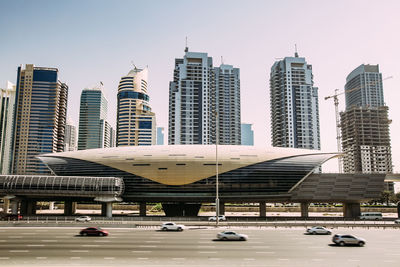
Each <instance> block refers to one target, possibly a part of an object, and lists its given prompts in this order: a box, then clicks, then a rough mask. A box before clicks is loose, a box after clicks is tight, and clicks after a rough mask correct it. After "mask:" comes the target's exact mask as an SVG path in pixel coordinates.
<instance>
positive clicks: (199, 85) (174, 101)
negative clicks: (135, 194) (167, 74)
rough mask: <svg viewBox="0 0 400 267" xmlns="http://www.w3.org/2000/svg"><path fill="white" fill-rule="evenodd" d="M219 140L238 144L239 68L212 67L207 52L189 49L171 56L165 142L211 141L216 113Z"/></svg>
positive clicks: (206, 142)
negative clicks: (172, 63)
mask: <svg viewBox="0 0 400 267" xmlns="http://www.w3.org/2000/svg"><path fill="white" fill-rule="evenodd" d="M217 115H218V128H219V130H218V132H219V143H220V144H231V145H239V144H240V142H241V137H240V136H241V131H240V72H239V69H238V68H234V67H233V66H231V65H224V64H222V65H221V66H220V67H215V68H214V67H213V60H212V58H211V57H209V56H208V54H207V53H199V52H189V51H188V48H186V49H185V55H184V57H183V58H177V59H175V69H174V78H173V81H171V82H170V84H169V125H168V144H173V145H178V144H182V145H188V144H213V143H215V142H216V135H215V133H216V130H217V129H216V128H217V124H216V116H217Z"/></svg>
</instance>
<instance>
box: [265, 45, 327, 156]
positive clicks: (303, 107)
mask: <svg viewBox="0 0 400 267" xmlns="http://www.w3.org/2000/svg"><path fill="white" fill-rule="evenodd" d="M270 101H271V128H272V145H273V146H277V147H294V148H306V149H320V134H319V111H318V88H317V87H314V82H313V74H312V66H311V65H309V64H307V62H306V60H305V58H303V57H299V56H298V54H297V52H296V53H295V57H285V58H284V59H283V60H280V61H277V62H275V63H274V65H273V66H272V68H271V74H270Z"/></svg>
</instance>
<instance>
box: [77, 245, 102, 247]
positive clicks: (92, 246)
mask: <svg viewBox="0 0 400 267" xmlns="http://www.w3.org/2000/svg"><path fill="white" fill-rule="evenodd" d="M81 246H82V247H100V245H81Z"/></svg>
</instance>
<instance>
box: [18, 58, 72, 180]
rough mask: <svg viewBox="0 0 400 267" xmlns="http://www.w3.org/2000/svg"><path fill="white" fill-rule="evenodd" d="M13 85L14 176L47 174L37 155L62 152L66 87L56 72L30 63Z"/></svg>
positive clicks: (53, 69)
mask: <svg viewBox="0 0 400 267" xmlns="http://www.w3.org/2000/svg"><path fill="white" fill-rule="evenodd" d="M16 86H17V88H16V104H15V117H14V118H15V122H14V136H13V144H14V147H13V154H12V157H13V167H12V170H13V173H15V174H42V173H49V172H50V171H49V169H48V168H47V167H46V166H45V165H44V164H43V163H42V162H41V161H40V160H39V159H37V158H36V156H37V155H40V154H43V153H53V152H62V151H63V150H64V134H65V124H66V113H67V98H68V86H67V85H66V84H65V83H62V82H60V81H59V80H58V69H56V68H42V67H35V66H34V65H32V64H27V65H26V67H25V69H22V67H19V68H18V75H17V85H16Z"/></svg>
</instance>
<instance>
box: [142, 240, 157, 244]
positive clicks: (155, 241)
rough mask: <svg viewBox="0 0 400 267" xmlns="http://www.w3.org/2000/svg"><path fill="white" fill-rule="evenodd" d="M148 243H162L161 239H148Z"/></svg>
mask: <svg viewBox="0 0 400 267" xmlns="http://www.w3.org/2000/svg"><path fill="white" fill-rule="evenodd" d="M145 242H146V243H161V241H159V240H147V241H145Z"/></svg>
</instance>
